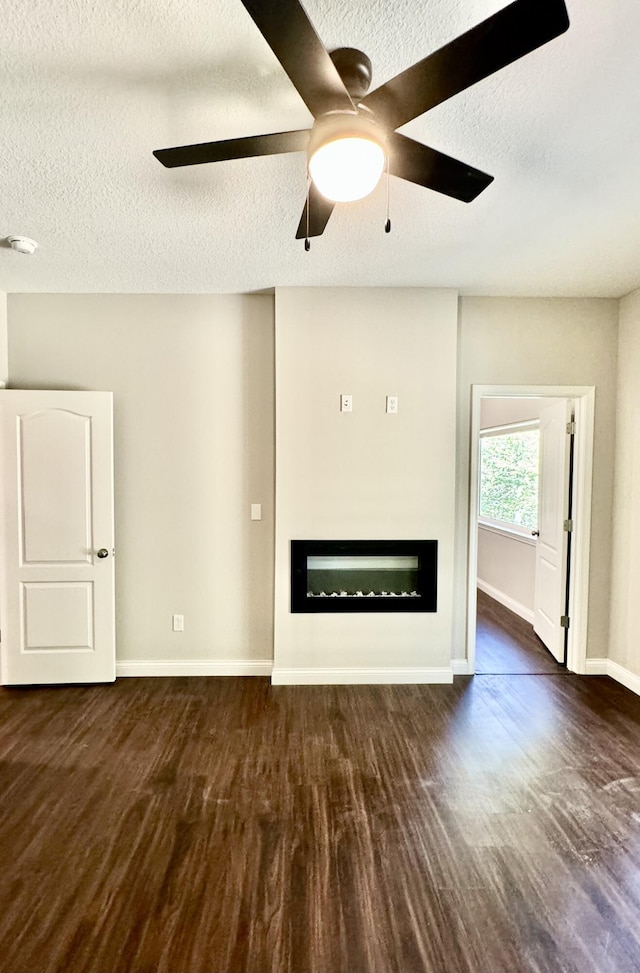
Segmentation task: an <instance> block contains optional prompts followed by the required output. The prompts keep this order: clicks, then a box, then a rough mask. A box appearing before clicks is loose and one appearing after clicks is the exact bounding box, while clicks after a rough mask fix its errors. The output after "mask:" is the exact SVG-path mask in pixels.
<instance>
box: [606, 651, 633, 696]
mask: <svg viewBox="0 0 640 973" xmlns="http://www.w3.org/2000/svg"><path fill="white" fill-rule="evenodd" d="M607 675H608V676H611V678H612V679H615V680H616V682H619V683H621V684H622V685H623V686H626V688H627V689H630V690H631V692H632V693H635V694H636V695H637V696H640V676H636V674H635V672H631V670H630V669H625V667H624V666H621V665H620V663H619V662H614V661H613V659H607Z"/></svg>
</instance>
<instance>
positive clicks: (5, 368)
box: [0, 291, 9, 388]
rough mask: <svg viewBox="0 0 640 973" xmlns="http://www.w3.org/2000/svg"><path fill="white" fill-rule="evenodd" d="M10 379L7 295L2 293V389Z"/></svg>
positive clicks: (0, 370) (0, 348) (0, 357)
mask: <svg viewBox="0 0 640 973" xmlns="http://www.w3.org/2000/svg"><path fill="white" fill-rule="evenodd" d="M8 377H9V352H8V348H7V295H6V294H5V292H4V291H0V388H4V385H5V384H6V382H7V379H8Z"/></svg>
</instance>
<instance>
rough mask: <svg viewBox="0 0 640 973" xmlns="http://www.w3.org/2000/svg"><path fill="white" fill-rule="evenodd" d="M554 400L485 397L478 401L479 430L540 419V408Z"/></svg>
mask: <svg viewBox="0 0 640 973" xmlns="http://www.w3.org/2000/svg"><path fill="white" fill-rule="evenodd" d="M554 401H555V399H536V398H518V399H512V398H509V397H508V396H507V397H502V396H500V397H494V398H492V397H487V398H483V399H481V401H480V428H481V429H492V428H493V427H494V426H508V425H509V423H511V422H528V421H530V420H532V419H539V418H540V407H541V406H542V405H544V404H545V403H546V404H548V405H550V404H551V403H552V402H554Z"/></svg>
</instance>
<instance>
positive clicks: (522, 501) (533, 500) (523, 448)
mask: <svg viewBox="0 0 640 973" xmlns="http://www.w3.org/2000/svg"><path fill="white" fill-rule="evenodd" d="M539 440H540V432H539V430H538V429H537V428H531V426H528V427H527V428H526V429H515V430H512V431H509V432H506V431H504V432H501V431H499V430H492V431H491V432H490V433H485V434H483V435H481V438H480V511H479V513H480V517H481V519H483V520H491V521H495V522H497V523H498V524H503V525H505V526H508V527H520V528H522V529H525V528H528V529H531V530H533V529H535V528H536V527H537V526H538V452H539Z"/></svg>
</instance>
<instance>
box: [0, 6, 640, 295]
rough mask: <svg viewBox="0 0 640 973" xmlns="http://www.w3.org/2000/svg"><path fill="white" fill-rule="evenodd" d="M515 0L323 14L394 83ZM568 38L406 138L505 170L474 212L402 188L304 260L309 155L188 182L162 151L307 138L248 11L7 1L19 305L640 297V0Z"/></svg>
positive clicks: (4, 106)
mask: <svg viewBox="0 0 640 973" xmlns="http://www.w3.org/2000/svg"><path fill="white" fill-rule="evenodd" d="M505 5H506V3H505V0H465V2H464V3H462V2H460V0H419V2H416V0H395V2H393V3H390V2H388V0H366V2H365V0H324V2H323V0H306V2H305V6H306V9H307V11H308V13H309V16H310V18H311V20H312V21H313V23H314V24H315V26H316V29H317V30H318V33H319V34H320V36H321V38H322V39H323V41H324V43H325V45H326V46H327V47H328V48H333V47H339V46H350V47H358V48H361V49H362V50H364V51H366V52H367V53H368V54H369V56H370V58H371V60H372V62H373V70H374V79H373V84H372V89H373V88H375V87H377V86H378V85H380V84H382V83H383V82H384V81H386V80H388V79H389V78H390V77H393V76H394V75H395V74H397V73H398V72H399V71H401V70H403V69H404V68H406V67H408V66H409V65H410V64H412V63H413V62H414V61H417V60H418V59H420V58H421V57H424V56H425V55H426V54H428V53H430V52H431V51H433V50H435V49H437V48H438V47H440V46H441V45H442V44H444V43H446V42H447V41H449V40H451V39H453V38H454V37H456V36H457V35H458V34H460V33H462V32H463V31H465V30H468V29H469V28H470V27H472V26H473V25H474V24H476V23H478V22H479V21H481V20H484V19H485V18H486V17H488V16H489V15H491V14H492V13H495V12H496V11H497V10H498V9H500V8H501V7H502V6H505ZM567 5H568V8H569V15H570V18H571V27H570V28H569V31H568V32H567V33H566V34H564V35H563V36H561V37H559V38H557V39H556V40H554V41H552V42H551V43H550V44H548V45H546V46H545V47H543V48H540V49H539V50H538V51H535V52H534V53H532V54H530V55H528V56H527V57H526V58H524V59H522V60H521V61H518V62H517V63H516V64H514V65H511V66H509V67H507V68H505V69H504V70H503V71H501V72H500V73H499V74H496V75H494V76H493V77H491V78H488V79H487V80H485V81H483V82H481V83H480V84H478V85H476V86H475V87H473V88H471V89H469V90H468V91H465V92H463V93H461V94H459V95H457V96H456V97H455V98H452V99H450V100H449V101H448V102H446V103H445V104H443V105H440V106H439V107H438V108H436V109H434V110H433V111H431V112H429V113H427V114H426V115H423V116H422V117H420V118H418V119H416V120H415V121H413V122H411V123H409V124H408V125H406V126H405V127H404V128H403V129H402V131H403V132H405V133H407V134H410V135H411V136H412V137H414V138H416V139H419V140H421V141H424V142H426V143H428V144H429V145H432V146H433V147H435V148H437V149H440V150H442V151H444V152H446V153H447V154H449V155H453V156H455V157H457V158H459V159H462V160H463V161H465V162H467V163H469V164H471V165H473V166H476V167H477V168H479V169H483V170H484V171H486V172H489V173H492V174H493V175H494V176H495V181H494V182H493V184H492V185H491V186H490V187H489V188H488V189H487V190H486V191H485V192H484V193H483V194H482V195H481V196H480V197H479V198H478V199H477V200H476V201H475V202H473V203H470V204H465V203H461V202H458V201H456V200H452V199H449V198H447V197H444V196H440V195H438V194H436V193H433V192H430V191H428V190H425V189H421V188H420V187H417V186H414V185H412V184H409V183H405V182H402V181H400V180H395V179H392V183H391V219H392V224H393V228H392V232H391V234H389V235H387V234H385V233H384V221H385V191H384V187H383V186H382V185H381V186H379V187H378V189H377V190H376V191H375V193H374V194H373V195H372V196H371V197H369V198H368V199H366V200H364V201H362V202H360V203H352V204H347V205H342V206H338V207H337V208H336V210H335V211H334V214H333V216H332V218H331V220H330V222H329V224H328V227H327V229H326V231H325V233H324V235H323V236H322V237H320V238H318V239H315V240H313V241H312V245H311V251H310V252H309V253H305V251H304V247H303V244H302V241H296V240H295V239H294V237H295V231H296V228H297V224H298V220H299V217H300V213H301V210H302V206H303V202H304V194H305V185H306V172H305V158H304V155H302V154H292V155H283V156H273V157H268V158H255V159H248V160H242V161H235V162H225V163H217V164H214V165H208V166H194V167H191V168H188V169H174V170H169V169H165V168H163V167H162V166H161V165H160V163H158V162H157V161H156V160H155V159H154V158H153V156H152V155H151V152H152V150H153V149H156V148H164V147H168V146H172V145H183V144H186V143H191V142H202V141H209V140H217V139H225V138H232V137H235V136H242V135H252V134H257V133H262V132H271V131H284V130H287V129H296V128H306V127H308V126H309V125H310V124H311V121H312V119H311V116H310V115H309V113H308V111H307V109H306V108H305V106H304V104H303V103H302V101H301V99H300V97H299V96H298V94H297V92H296V91H295V89H294V88H293V86H292V85H291V83H290V82H289V80H288V78H287V77H286V75H285V74H284V72H283V70H282V68H281V67H280V66H279V64H278V62H277V61H276V59H275V57H274V55H273V54H272V53H271V51H270V49H269V48H268V46H267V44H266V42H265V41H264V40H263V38H262V36H261V35H260V33H259V32H258V29H257V28H256V27H255V25H254V24H253V22H252V21H251V19H250V17H249V16H248V14H247V13H246V11H245V9H244V7H243V5H242V3H241V2H240V0H214V2H213V3H212V2H211V0H208V2H205V0H111V2H108V3H107V2H104V0H21V2H19V3H17V2H15V0H0V22H1V23H2V42H1V45H2V58H1V61H0V91H1V92H2V97H1V99H0V133H1V134H0V138H1V143H2V151H1V154H0V193H1V198H0V238H4V237H5V236H8V235H9V234H15V233H19V234H24V235H26V236H30V237H34V238H35V239H36V240H37V241H38V242H39V244H40V247H39V249H38V251H37V253H36V254H35V255H34V256H32V257H28V256H24V255H22V254H18V253H14V252H13V251H12V250H10V249H9V248H8V246H7V245H6V244H4V243H3V245H0V289H4V290H6V291H9V292H14V291H70V292H77V291H91V292H194V293H195V292H208V293H214V292H247V291H258V290H262V289H267V288H271V287H274V286H331V285H335V286H344V285H347V286H349V285H353V286H371V285H375V286H419V287H455V288H459V289H460V290H461V291H462V292H463V293H467V294H519V295H540V294H544V295H553V296H558V295H566V296H576V295H584V296H614V297H617V296H620V295H622V294H625V293H627V292H628V291H630V290H632V289H634V288H635V287H637V286H638V285H640V218H639V216H640V178H639V176H638V160H639V159H640V67H639V65H640V61H639V60H638V55H637V46H638V38H639V37H640V4H638V3H637V0H567Z"/></svg>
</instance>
